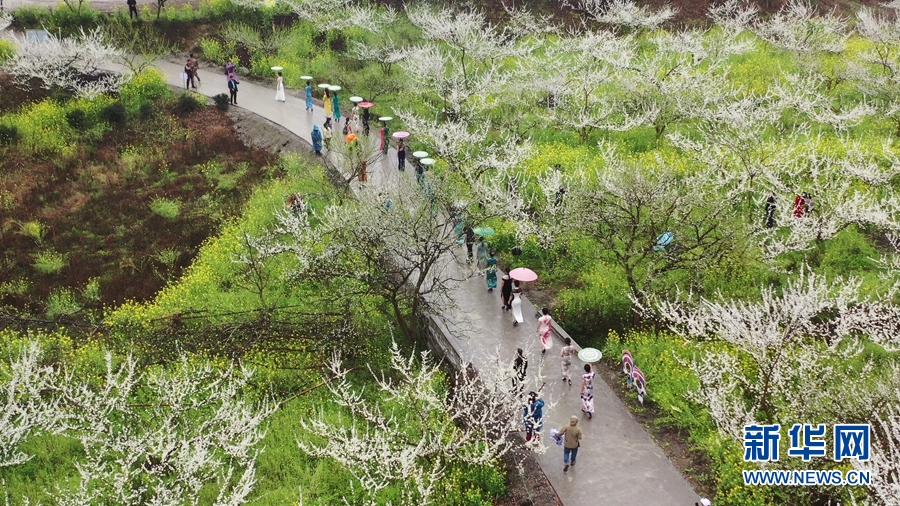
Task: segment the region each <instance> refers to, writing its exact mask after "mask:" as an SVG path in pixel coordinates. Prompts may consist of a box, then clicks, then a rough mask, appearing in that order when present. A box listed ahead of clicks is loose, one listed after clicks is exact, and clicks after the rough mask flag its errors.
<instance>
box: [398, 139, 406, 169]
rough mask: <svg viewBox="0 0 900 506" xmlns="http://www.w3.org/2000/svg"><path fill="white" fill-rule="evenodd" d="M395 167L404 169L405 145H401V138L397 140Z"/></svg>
mask: <svg viewBox="0 0 900 506" xmlns="http://www.w3.org/2000/svg"><path fill="white" fill-rule="evenodd" d="M397 168H398V169H400V170H406V146H405V145H403V139H400V141H399V142H397Z"/></svg>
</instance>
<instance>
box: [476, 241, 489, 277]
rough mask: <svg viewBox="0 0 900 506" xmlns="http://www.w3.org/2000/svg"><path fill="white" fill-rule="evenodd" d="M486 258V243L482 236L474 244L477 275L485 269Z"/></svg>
mask: <svg viewBox="0 0 900 506" xmlns="http://www.w3.org/2000/svg"><path fill="white" fill-rule="evenodd" d="M487 259H488V245H487V243H486V242H484V237H479V238H478V244H477V245H475V260H476V261H477V263H476V264H475V265H476V267H478V275H479V276H481V274H482V273H483V272H484V271H485V269H487Z"/></svg>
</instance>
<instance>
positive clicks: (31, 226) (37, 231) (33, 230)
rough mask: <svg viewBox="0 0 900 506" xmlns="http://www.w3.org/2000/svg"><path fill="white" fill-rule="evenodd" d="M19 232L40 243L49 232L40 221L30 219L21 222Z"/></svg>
mask: <svg viewBox="0 0 900 506" xmlns="http://www.w3.org/2000/svg"><path fill="white" fill-rule="evenodd" d="M19 233H20V234H22V235H24V236H27V237H31V238H32V239H34V240H35V241H37V243H38V244H41V243H42V242H43V241H44V236H45V235H46V234H47V227H45V226H44V224H43V223H41V222H39V221H28V222H25V223H20V224H19Z"/></svg>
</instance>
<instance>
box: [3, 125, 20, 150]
mask: <svg viewBox="0 0 900 506" xmlns="http://www.w3.org/2000/svg"><path fill="white" fill-rule="evenodd" d="M21 137H22V134H20V133H19V129H18V127H16V126H15V125H0V146H12V145H14V144H16V143H17V142H19V139H20V138H21Z"/></svg>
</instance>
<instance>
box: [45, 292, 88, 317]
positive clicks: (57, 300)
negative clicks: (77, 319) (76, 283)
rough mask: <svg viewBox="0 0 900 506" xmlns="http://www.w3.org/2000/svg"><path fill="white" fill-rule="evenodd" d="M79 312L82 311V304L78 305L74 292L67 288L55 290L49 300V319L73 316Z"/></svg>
mask: <svg viewBox="0 0 900 506" xmlns="http://www.w3.org/2000/svg"><path fill="white" fill-rule="evenodd" d="M79 311H81V304H79V303H78V301H77V300H76V298H75V295H74V294H73V293H72V291H71V290H69V289H67V288H62V289H60V290H54V291H53V292H51V293H50V297H49V298H48V299H47V318H56V317H58V316H71V315H73V314H75V313H77V312H79Z"/></svg>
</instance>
